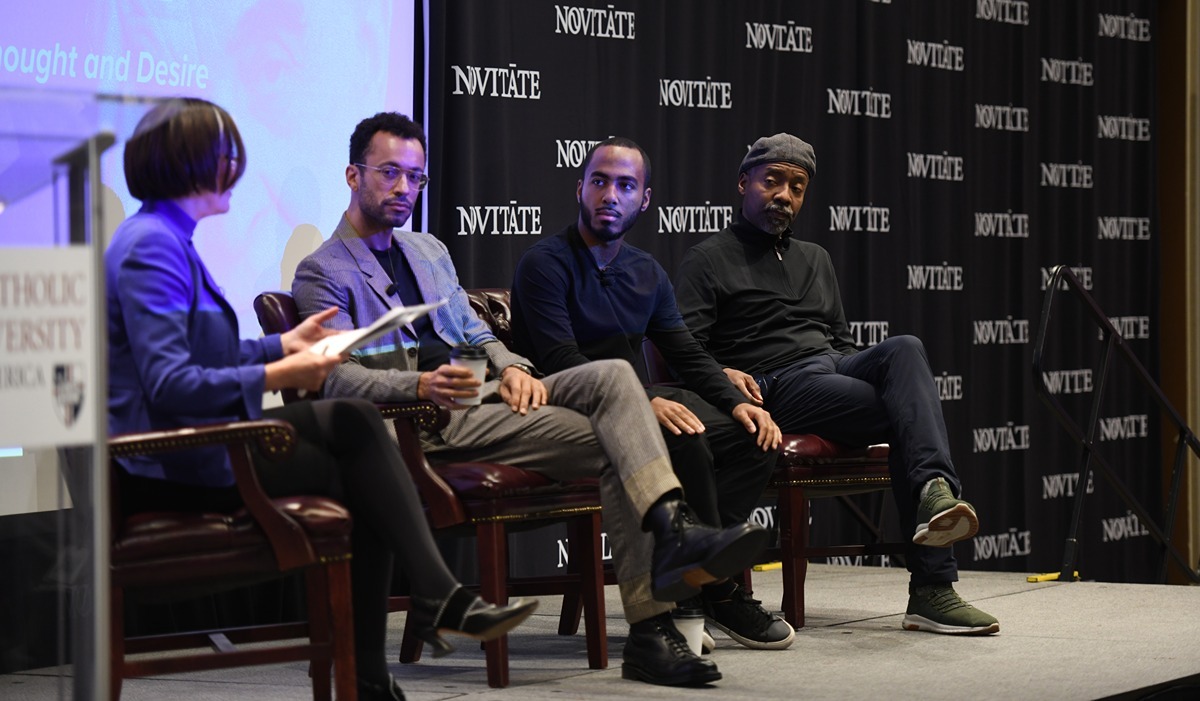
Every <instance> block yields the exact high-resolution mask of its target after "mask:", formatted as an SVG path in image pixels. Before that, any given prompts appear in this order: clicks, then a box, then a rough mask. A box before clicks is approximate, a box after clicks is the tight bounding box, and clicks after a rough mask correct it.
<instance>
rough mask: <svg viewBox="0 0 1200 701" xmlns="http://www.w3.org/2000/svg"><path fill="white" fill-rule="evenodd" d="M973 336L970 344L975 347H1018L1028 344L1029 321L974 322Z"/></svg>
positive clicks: (1006, 319)
mask: <svg viewBox="0 0 1200 701" xmlns="http://www.w3.org/2000/svg"><path fill="white" fill-rule="evenodd" d="M974 327H975V335H974V338H973V339H972V341H971V342H972V344H974V345H976V346H989V345H999V346H1004V345H1020V344H1022V343H1029V320H1028V319H1014V318H1012V317H1011V316H1010V317H1007V318H1005V319H987V320H982V319H981V320H978V321H976V322H974Z"/></svg>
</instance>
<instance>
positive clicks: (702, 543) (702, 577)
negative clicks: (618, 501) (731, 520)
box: [645, 499, 768, 601]
mask: <svg viewBox="0 0 1200 701" xmlns="http://www.w3.org/2000/svg"><path fill="white" fill-rule="evenodd" d="M645 527H646V530H648V531H650V532H651V533H653V534H654V560H653V562H652V563H651V565H650V573H651V576H652V577H653V583H652V585H651V589H652V591H653V595H654V598H655V599H656V600H658V601H679V600H681V599H686V598H688V597H690V596H695V595H696V594H697V593H699V592H700V585H702V584H708V583H709V582H713V581H716V580H718V579H724V578H725V577H729V576H731V575H734V574H736V573H738V572H741V571H742V570H744V569H746V568H747V567H749V566H750V565H752V564H754V562H755V561H756V560H757V559H758V556H759V555H761V554H762V551H763V548H765V547H766V545H767V536H768V533H767V529H765V528H763V527H762V526H758V525H755V524H752V523H749V522H746V523H739V524H737V525H734V526H730V527H729V528H724V529H722V528H713V527H711V526H706V525H704V524H702V523H700V522H699V521H698V520H697V519H696V516H695V514H693V513H692V510H691V508H690V507H688V505H687V504H685V503H684V502H683V501H681V500H678V499H675V500H666V501H662V502H660V503H658V504H655V505H654V506H653V507H651V509H650V511H648V512H647V513H646V519H645Z"/></svg>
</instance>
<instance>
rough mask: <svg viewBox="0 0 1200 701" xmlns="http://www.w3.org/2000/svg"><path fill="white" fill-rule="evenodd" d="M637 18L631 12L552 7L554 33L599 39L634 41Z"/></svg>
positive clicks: (609, 6)
mask: <svg viewBox="0 0 1200 701" xmlns="http://www.w3.org/2000/svg"><path fill="white" fill-rule="evenodd" d="M636 20H637V17H636V16H635V14H634V13H633V12H626V11H620V10H614V9H613V6H612V5H608V6H607V7H606V8H605V9H603V10H602V9H599V8H596V7H573V6H571V5H555V6H554V33H555V34H577V35H582V36H589V37H599V38H601V39H634V38H635V31H636V30H635V27H636V24H637V22H636Z"/></svg>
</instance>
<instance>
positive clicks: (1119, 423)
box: [1100, 414, 1150, 441]
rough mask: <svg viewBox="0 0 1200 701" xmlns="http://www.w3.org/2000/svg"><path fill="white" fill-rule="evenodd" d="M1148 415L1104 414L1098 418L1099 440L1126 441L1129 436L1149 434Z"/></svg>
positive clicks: (1140, 436) (1136, 436)
mask: <svg viewBox="0 0 1200 701" xmlns="http://www.w3.org/2000/svg"><path fill="white" fill-rule="evenodd" d="M1149 425H1150V417H1149V416H1148V415H1146V414H1130V415H1128V416H1104V417H1101V418H1100V440H1102V441H1127V440H1129V439H1130V438H1145V437H1146V436H1148V435H1150V434H1149V432H1148V427H1149Z"/></svg>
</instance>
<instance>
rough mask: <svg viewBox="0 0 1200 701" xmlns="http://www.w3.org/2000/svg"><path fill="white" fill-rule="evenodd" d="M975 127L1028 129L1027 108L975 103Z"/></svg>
mask: <svg viewBox="0 0 1200 701" xmlns="http://www.w3.org/2000/svg"><path fill="white" fill-rule="evenodd" d="M975 128H976V129H996V130H998V131H1029V108H1028V107H1013V106H1012V105H981V104H978V103H976V104H975Z"/></svg>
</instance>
